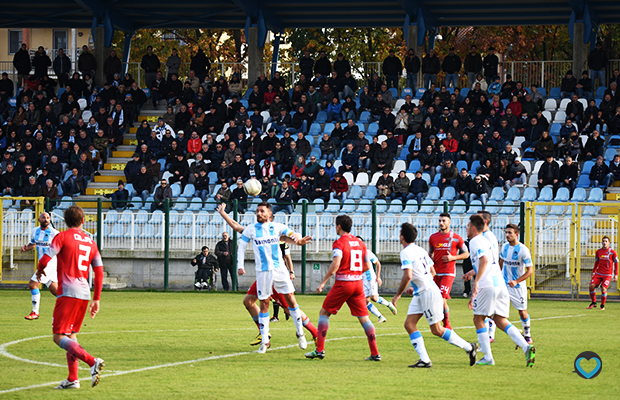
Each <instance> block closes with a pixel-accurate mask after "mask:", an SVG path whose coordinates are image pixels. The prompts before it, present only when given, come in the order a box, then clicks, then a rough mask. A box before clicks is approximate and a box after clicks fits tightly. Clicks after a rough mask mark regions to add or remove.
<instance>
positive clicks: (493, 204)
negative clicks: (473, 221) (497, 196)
mask: <svg viewBox="0 0 620 400" xmlns="http://www.w3.org/2000/svg"><path fill="white" fill-rule="evenodd" d="M496 189H497V188H496ZM497 204H498V203H497V201H496V200H489V201H488V202H487V204H486V205H485V207H484V210H485V211H488V212H490V213H491V215H495V214H497V212H498V211H499V207H497Z"/></svg>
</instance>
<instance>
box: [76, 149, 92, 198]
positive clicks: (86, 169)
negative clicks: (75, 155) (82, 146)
mask: <svg viewBox="0 0 620 400" xmlns="http://www.w3.org/2000/svg"><path fill="white" fill-rule="evenodd" d="M71 168H72V169H77V170H78V172H79V175H80V176H81V177H82V188H83V190H81V191H80V192H81V193H82V194H84V191H85V190H86V186H88V182H89V181H90V178H91V175H92V174H93V164H92V163H91V162H90V160H88V155H87V154H86V153H81V154H80V156H79V159H78V160H77V161H76V162H74V163H73V164H72V165H71Z"/></svg>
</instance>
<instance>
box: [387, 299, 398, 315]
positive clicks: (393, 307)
mask: <svg viewBox="0 0 620 400" xmlns="http://www.w3.org/2000/svg"><path fill="white" fill-rule="evenodd" d="M387 308H388V310H390V311H392V314H394V315H396V313H397V312H398V310H397V309H396V306H395V305H394V304H392V302H391V301H390V302H389V303H388V305H387Z"/></svg>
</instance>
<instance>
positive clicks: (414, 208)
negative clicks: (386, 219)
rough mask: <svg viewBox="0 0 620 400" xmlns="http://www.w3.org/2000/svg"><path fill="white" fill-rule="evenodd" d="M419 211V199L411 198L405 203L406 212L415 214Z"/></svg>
mask: <svg viewBox="0 0 620 400" xmlns="http://www.w3.org/2000/svg"><path fill="white" fill-rule="evenodd" d="M417 212H418V201H417V200H416V199H409V200H407V203H406V204H405V209H404V210H403V213H404V214H415V213H417Z"/></svg>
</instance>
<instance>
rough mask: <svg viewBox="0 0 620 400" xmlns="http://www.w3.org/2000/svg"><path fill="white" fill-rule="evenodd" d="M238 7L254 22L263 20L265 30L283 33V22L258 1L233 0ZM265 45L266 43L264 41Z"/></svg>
mask: <svg viewBox="0 0 620 400" xmlns="http://www.w3.org/2000/svg"><path fill="white" fill-rule="evenodd" d="M232 1H233V3H235V5H236V6H237V7H239V8H240V9H241V11H243V12H244V13H245V15H247V16H248V17H250V18H251V19H252V21H259V23H260V20H262V21H263V22H262V23H263V24H264V25H265V30H266V29H270V30H272V31H273V32H283V31H284V26H283V25H282V21H281V20H280V18H278V17H277V16H276V15H275V14H273V13H272V12H271V11H270V10H269V9H268V8H266V7H265V6H263V5H261V4H260V3H261V2H260V1H257V0H232ZM263 44H264V41H263Z"/></svg>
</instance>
